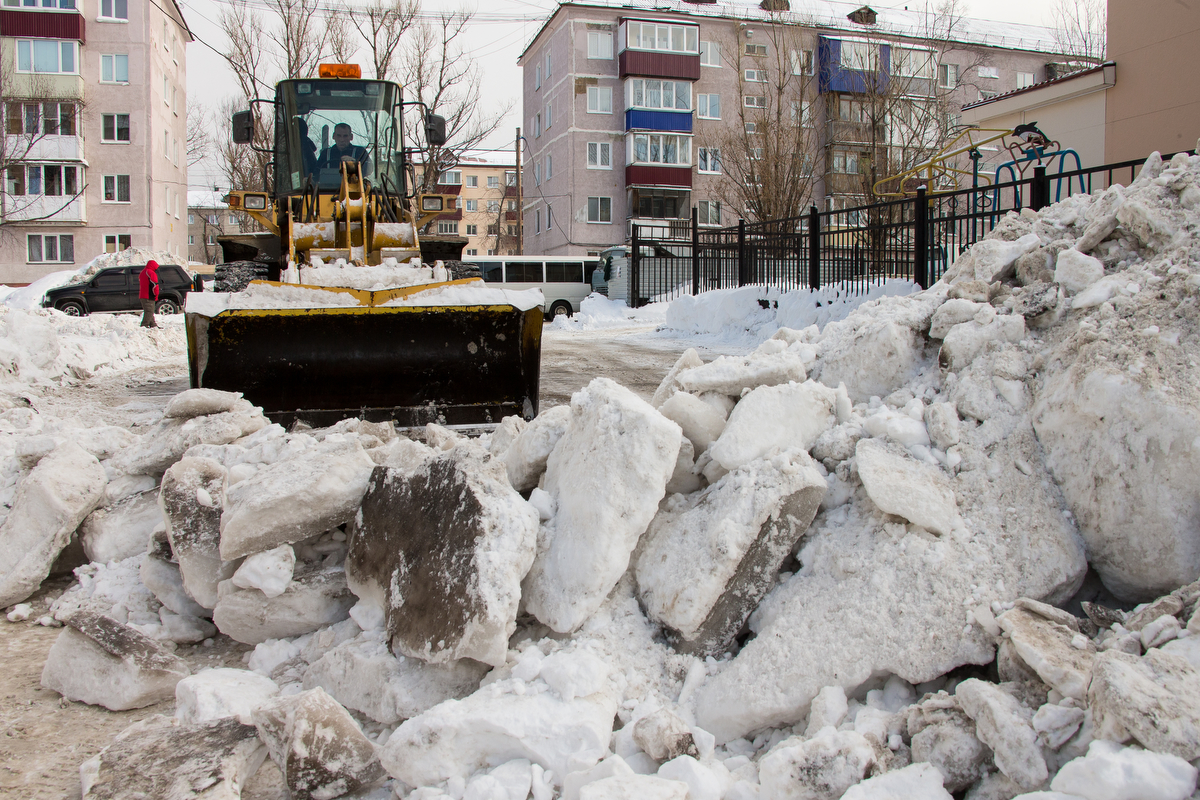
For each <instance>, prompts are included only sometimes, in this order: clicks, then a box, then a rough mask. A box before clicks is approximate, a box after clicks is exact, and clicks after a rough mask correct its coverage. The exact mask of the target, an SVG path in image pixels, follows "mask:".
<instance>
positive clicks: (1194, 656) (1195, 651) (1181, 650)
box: [1160, 617, 1200, 669]
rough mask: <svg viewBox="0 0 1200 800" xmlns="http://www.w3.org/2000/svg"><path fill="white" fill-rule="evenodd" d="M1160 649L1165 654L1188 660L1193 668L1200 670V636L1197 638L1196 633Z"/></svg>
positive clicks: (1173, 640)
mask: <svg viewBox="0 0 1200 800" xmlns="http://www.w3.org/2000/svg"><path fill="white" fill-rule="evenodd" d="M1193 619H1195V617H1193ZM1160 649H1161V650H1162V651H1163V652H1164V653H1172V654H1174V655H1177V656H1180V657H1181V658H1184V659H1186V660H1187V662H1188V663H1189V664H1191V665H1192V666H1193V667H1196V668H1197V669H1200V636H1197V635H1196V634H1195V632H1192V635H1190V636H1187V637H1184V638H1182V639H1172V640H1171V641H1169V642H1167V643H1166V644H1164V645H1163V646H1162V648H1160Z"/></svg>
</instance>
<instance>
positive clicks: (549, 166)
mask: <svg viewBox="0 0 1200 800" xmlns="http://www.w3.org/2000/svg"><path fill="white" fill-rule="evenodd" d="M544 177H545V179H546V180H550V179H551V178H553V177H554V156H546V170H545V176H544Z"/></svg>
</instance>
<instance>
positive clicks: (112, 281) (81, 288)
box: [42, 264, 193, 317]
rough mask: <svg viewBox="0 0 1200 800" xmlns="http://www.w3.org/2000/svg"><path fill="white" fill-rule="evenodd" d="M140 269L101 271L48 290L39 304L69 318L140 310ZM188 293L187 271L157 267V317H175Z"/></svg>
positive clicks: (175, 267)
mask: <svg viewBox="0 0 1200 800" xmlns="http://www.w3.org/2000/svg"><path fill="white" fill-rule="evenodd" d="M144 266H145V265H142V266H138V267H109V268H108V269H102V270H100V271H99V272H97V273H96V274H95V275H94V276H92V279H91V280H89V281H86V282H84V283H72V284H69V285H67V286H59V287H58V288H57V289H50V290H49V291H47V292H46V298H45V299H44V300H43V301H42V305H43V306H45V307H47V308H57V309H58V310H59V311H61V312H63V313H64V314H70V315H71V316H73V317H81V316H83V315H85V314H91V313H94V312H97V311H141V310H142V304H141V301H140V300H138V279H139V278H140V276H141V274H142V269H143V268H144ZM192 290H193V282H192V276H191V275H189V274H188V273H187V270H185V269H184V268H183V267H178V266H176V265H174V264H162V265H160V266H159V268H158V305H157V306H155V310H156V311H157V313H159V314H178V313H179V312H181V311H183V299H184V298H185V297H187V293H188V292H189V291H192Z"/></svg>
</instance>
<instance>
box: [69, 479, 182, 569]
mask: <svg viewBox="0 0 1200 800" xmlns="http://www.w3.org/2000/svg"><path fill="white" fill-rule="evenodd" d="M162 521H163V513H162V509H161V508H159V506H158V496H157V495H156V494H155V493H154V492H145V493H144V494H139V495H135V496H133V497H131V498H129V499H127V500H123V501H121V502H120V503H117V504H116V505H113V506H111V507H109V508H98V509H96V510H95V511H93V512H92V513H91V514H88V516H87V519H85V520H84V521H83V524H82V525H81V526H80V528H79V538H80V541H81V542H82V544H83V552H84V553H85V554H86V555H87V557H88V558H89V559H90V560H92V561H99V562H100V563H102V564H107V563H108V562H109V561H124V560H125V559H127V558H129V557H130V556H136V555H140V554H141V553H145V552H146V550H147V547H148V545H149V542H150V534H152V533H153V532H154V529H155V528H157V527H158V526H159V525H161V524H162Z"/></svg>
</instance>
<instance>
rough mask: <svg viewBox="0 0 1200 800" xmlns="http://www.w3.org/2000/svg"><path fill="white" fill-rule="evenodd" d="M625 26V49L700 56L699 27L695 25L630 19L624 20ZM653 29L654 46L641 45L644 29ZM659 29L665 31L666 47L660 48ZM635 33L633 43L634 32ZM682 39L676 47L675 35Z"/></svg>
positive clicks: (661, 36)
mask: <svg viewBox="0 0 1200 800" xmlns="http://www.w3.org/2000/svg"><path fill="white" fill-rule="evenodd" d="M623 24H624V26H625V49H626V50H637V51H640V52H643V53H678V54H682V55H692V56H698V55H700V26H699V25H697V24H686V25H685V24H680V23H678V22H676V21H674V20H672V21H669V22H668V21H665V20H641V19H631V20H626V21H625V22H624V23H623ZM648 26H649V27H651V28H653V29H654V44H653V46H645V45H644V44H643V43H642V40H643V38H644V35H645V33H646V28H647V27H648ZM660 28H663V29H666V46H665V47H663V46H660V45H661V44H662V42H663V41H664V40H663V34H662V32H661V31H660V30H659V29H660ZM635 29H636V31H637V38H636V41H635V38H634V31H635ZM677 34H678V35H679V36H681V37H682V39H683V41H682V42H680V44H681V46H679V47H676V46H675V45H676V41H675V38H676V35H677Z"/></svg>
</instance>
